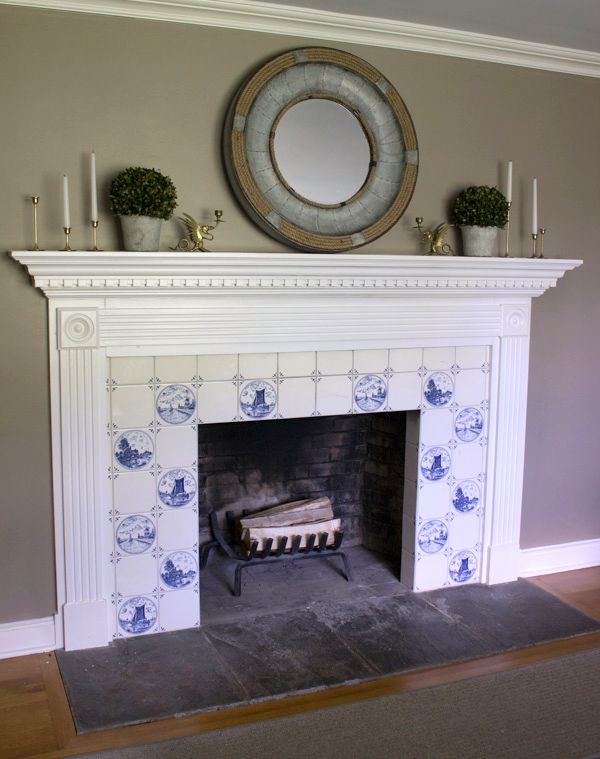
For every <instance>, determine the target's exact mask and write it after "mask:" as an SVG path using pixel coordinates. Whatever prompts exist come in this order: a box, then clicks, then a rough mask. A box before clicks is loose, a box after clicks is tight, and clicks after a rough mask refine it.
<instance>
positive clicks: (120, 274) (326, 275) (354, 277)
mask: <svg viewBox="0 0 600 759" xmlns="http://www.w3.org/2000/svg"><path fill="white" fill-rule="evenodd" d="M11 255H12V257H13V258H14V259H16V260H17V261H19V262H20V263H21V264H23V265H24V266H26V267H27V269H28V271H29V273H30V274H31V276H32V277H33V282H34V284H35V286H36V287H39V288H40V289H41V290H42V291H43V292H44V293H45V294H46V295H47V296H48V297H52V296H60V297H61V298H65V297H76V298H77V299H80V298H85V297H90V298H98V297H99V296H101V297H106V296H119V297H122V296H123V295H126V294H136V295H149V296H161V295H168V294H170V293H171V294H177V295H178V296H181V295H190V296H193V295H198V294H199V293H207V292H259V293H265V294H266V293H268V292H284V293H289V292H292V291H296V292H309V293H327V292H329V293H340V294H341V293H348V294H352V293H354V294H356V292H357V291H358V292H360V291H363V292H364V291H366V292H372V293H378V294H381V293H389V294H394V293H395V294H397V293H398V292H421V293H422V292H423V291H426V292H428V293H430V294H431V295H436V294H444V295H448V294H450V293H464V292H468V293H472V294H482V295H483V294H488V295H489V294H490V292H492V293H494V297H501V296H514V294H515V293H517V292H520V293H523V294H526V296H527V297H536V296H538V295H541V294H542V293H543V292H545V291H546V290H547V289H548V288H549V287H554V286H555V285H556V283H557V281H558V280H559V279H560V278H561V277H562V276H563V275H564V274H565V272H567V271H570V270H572V269H574V268H576V267H577V266H579V265H580V264H581V263H582V261H581V260H576V259H550V258H544V259H529V258H468V257H461V256H456V257H454V256H449V257H442V256H413V255H370V254H356V253H349V254H323V253H321V254H306V253H200V254H190V253H127V252H119V251H117V252H108V253H91V252H90V253H88V252H82V251H80V252H63V251H44V252H31V251H14V252H12V254H11ZM515 318H517V317H513V321H514V319H515ZM515 326H516V325H515ZM79 327H82V325H79Z"/></svg>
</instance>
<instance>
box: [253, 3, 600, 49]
mask: <svg viewBox="0 0 600 759" xmlns="http://www.w3.org/2000/svg"><path fill="white" fill-rule="evenodd" d="M263 1H264V2H266V3H267V4H280V2H277V0H263ZM283 3H284V4H285V5H288V6H294V7H298V8H314V9H316V10H321V11H330V12H336V13H345V14H353V15H357V16H367V17H372V18H384V19H392V20H393V21H401V22H407V23H413V24H424V25H427V26H436V27H443V28H446V29H456V30H460V31H465V32H475V33H478V34H488V35H493V36H497V37H508V38H512V39H516V40H524V41H528V42H539V43H544V44H548V45H558V46H560V47H567V48H574V49H578V50H591V51H594V52H600V0H500V1H499V0H369V2H367V1H366V0H283Z"/></svg>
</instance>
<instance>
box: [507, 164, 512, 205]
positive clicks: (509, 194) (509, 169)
mask: <svg viewBox="0 0 600 759" xmlns="http://www.w3.org/2000/svg"><path fill="white" fill-rule="evenodd" d="M505 196H506V200H507V201H508V202H509V203H512V161H509V162H508V167H507V169H506V193H505Z"/></svg>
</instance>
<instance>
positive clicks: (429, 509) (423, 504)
mask: <svg viewBox="0 0 600 759" xmlns="http://www.w3.org/2000/svg"><path fill="white" fill-rule="evenodd" d="M449 511H450V487H449V485H448V483H447V482H428V483H426V484H425V485H423V486H422V487H420V488H419V492H418V498H417V516H418V517H419V518H420V519H425V520H427V519H434V518H440V517H443V516H445V515H446V514H447V513H448V512H449Z"/></svg>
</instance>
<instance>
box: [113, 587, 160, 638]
mask: <svg viewBox="0 0 600 759" xmlns="http://www.w3.org/2000/svg"><path fill="white" fill-rule="evenodd" d="M117 621H118V624H119V628H120V629H121V631H122V632H123V633H126V634H127V635H140V634H142V633H149V632H153V631H156V629H155V628H156V626H157V621H158V607H157V605H156V601H155V600H154V599H152V598H150V597H149V596H142V595H140V596H133V597H131V598H126V599H125V600H124V601H122V602H121V604H120V605H119V610H118V613H117Z"/></svg>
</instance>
